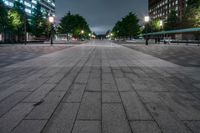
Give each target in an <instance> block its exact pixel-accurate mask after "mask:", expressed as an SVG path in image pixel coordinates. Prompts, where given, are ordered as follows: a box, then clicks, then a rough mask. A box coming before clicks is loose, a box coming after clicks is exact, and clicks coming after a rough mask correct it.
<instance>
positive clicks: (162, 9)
mask: <svg viewBox="0 0 200 133" xmlns="http://www.w3.org/2000/svg"><path fill="white" fill-rule="evenodd" d="M187 1H188V0H149V16H150V17H151V19H156V18H159V19H163V20H165V19H166V18H167V16H168V15H169V13H170V12H171V11H172V10H174V11H176V14H177V16H179V17H180V18H182V16H183V13H184V10H185V7H186V6H187V4H186V3H187Z"/></svg>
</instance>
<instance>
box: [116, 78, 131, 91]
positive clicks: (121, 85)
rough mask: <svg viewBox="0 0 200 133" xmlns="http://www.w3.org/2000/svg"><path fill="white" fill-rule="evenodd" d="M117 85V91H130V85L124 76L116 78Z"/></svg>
mask: <svg viewBox="0 0 200 133" xmlns="http://www.w3.org/2000/svg"><path fill="white" fill-rule="evenodd" d="M116 82H117V87H118V90H119V91H132V90H133V89H132V86H131V84H130V82H129V81H128V79H126V78H116Z"/></svg>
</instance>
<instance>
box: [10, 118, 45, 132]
mask: <svg viewBox="0 0 200 133" xmlns="http://www.w3.org/2000/svg"><path fill="white" fill-rule="evenodd" d="M46 123H47V121H46V120H23V121H22V122H21V123H20V124H19V125H18V126H17V127H16V128H15V129H14V130H13V131H12V133H40V132H41V131H42V129H43V128H44V126H45V124H46Z"/></svg>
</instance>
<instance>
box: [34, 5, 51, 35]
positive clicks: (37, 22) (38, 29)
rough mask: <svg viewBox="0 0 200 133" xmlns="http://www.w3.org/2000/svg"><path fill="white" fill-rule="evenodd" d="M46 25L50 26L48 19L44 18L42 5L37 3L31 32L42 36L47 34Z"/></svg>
mask: <svg viewBox="0 0 200 133" xmlns="http://www.w3.org/2000/svg"><path fill="white" fill-rule="evenodd" d="M46 27H48V24H47V20H46V19H44V15H43V14H42V11H41V5H40V4H39V3H37V5H36V7H35V8H34V10H33V15H32V18H31V29H32V30H31V33H32V34H33V35H34V36H36V37H41V36H42V35H45V34H46V32H47V28H46Z"/></svg>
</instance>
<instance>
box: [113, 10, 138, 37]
mask: <svg viewBox="0 0 200 133" xmlns="http://www.w3.org/2000/svg"><path fill="white" fill-rule="evenodd" d="M112 32H113V33H114V35H115V36H116V37H126V38H127V37H129V38H130V39H131V38H132V37H134V36H137V35H139V34H140V26H139V19H138V18H137V16H136V15H135V14H134V13H132V12H130V13H129V14H128V15H127V16H125V17H124V18H122V20H121V21H118V22H117V23H116V24H115V26H114V28H113V30H112Z"/></svg>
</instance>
